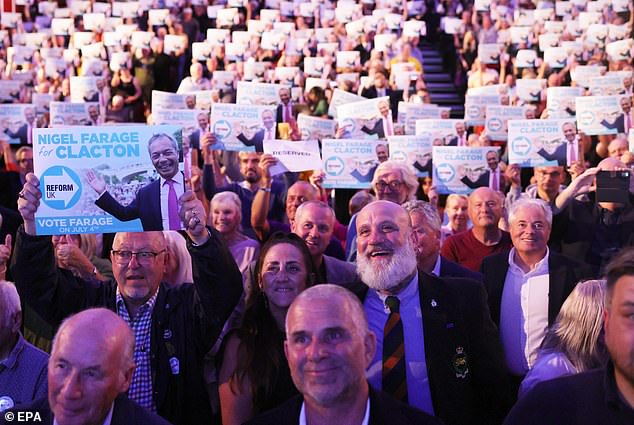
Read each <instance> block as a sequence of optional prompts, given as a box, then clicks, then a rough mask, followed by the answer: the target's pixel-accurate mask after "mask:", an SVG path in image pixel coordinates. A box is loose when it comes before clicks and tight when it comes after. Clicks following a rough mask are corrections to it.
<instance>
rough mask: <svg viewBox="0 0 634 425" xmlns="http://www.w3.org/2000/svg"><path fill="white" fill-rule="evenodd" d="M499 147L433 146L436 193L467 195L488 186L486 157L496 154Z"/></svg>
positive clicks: (488, 174)
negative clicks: (492, 153)
mask: <svg viewBox="0 0 634 425" xmlns="http://www.w3.org/2000/svg"><path fill="white" fill-rule="evenodd" d="M499 149H500V148H499V147H492V146H486V147H466V146H465V147H463V146H460V147H458V146H434V147H433V148H432V163H433V170H434V176H433V179H434V184H435V186H436V189H437V190H438V193H439V194H444V195H446V194H451V193H458V194H468V193H471V191H473V190H474V189H477V188H478V187H485V186H489V176H490V172H489V171H488V170H489V168H488V166H487V160H486V157H487V154H488V153H489V152H495V154H496V155H499Z"/></svg>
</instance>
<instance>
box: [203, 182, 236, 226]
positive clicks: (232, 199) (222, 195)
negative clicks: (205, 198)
mask: <svg viewBox="0 0 634 425" xmlns="http://www.w3.org/2000/svg"><path fill="white" fill-rule="evenodd" d="M215 202H217V203H220V202H227V203H229V204H231V203H233V204H234V206H235V207H236V213H237V216H238V222H239V223H242V201H241V200H240V197H239V196H238V195H236V194H235V193H233V192H231V191H228V190H227V191H224V192H218V193H216V194H215V195H214V197H213V198H211V202H210V203H209V205H210V206H211V207H212V208H213V205H214V203H215Z"/></svg>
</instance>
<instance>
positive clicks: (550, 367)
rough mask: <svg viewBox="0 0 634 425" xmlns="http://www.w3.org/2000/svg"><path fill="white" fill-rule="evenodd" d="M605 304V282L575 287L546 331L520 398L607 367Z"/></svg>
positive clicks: (591, 282)
mask: <svg viewBox="0 0 634 425" xmlns="http://www.w3.org/2000/svg"><path fill="white" fill-rule="evenodd" d="M604 303H605V281H604V280H586V281H585V282H581V283H578V284H577V286H575V289H573V290H572V292H571V293H570V295H569V296H568V298H566V301H564V303H563V304H562V306H561V310H560V311H559V314H558V315H557V319H555V323H553V325H552V326H551V327H550V328H548V331H546V336H545V337H544V341H543V342H542V346H541V347H540V349H539V352H538V353H537V360H536V361H535V365H534V366H533V368H532V369H531V370H530V371H529V372H528V374H526V378H524V380H523V381H522V385H521V386H520V392H519V396H520V397H521V396H522V395H524V394H526V393H527V392H528V391H529V390H530V389H531V388H533V387H535V385H537V384H539V383H540V382H543V381H549V380H551V379H555V378H559V377H561V376H567V375H574V374H575V373H581V372H585V371H587V370H591V369H596V368H598V367H602V366H605V363H606V361H607V359H608V352H607V349H606V347H605V342H604V340H603V309H604Z"/></svg>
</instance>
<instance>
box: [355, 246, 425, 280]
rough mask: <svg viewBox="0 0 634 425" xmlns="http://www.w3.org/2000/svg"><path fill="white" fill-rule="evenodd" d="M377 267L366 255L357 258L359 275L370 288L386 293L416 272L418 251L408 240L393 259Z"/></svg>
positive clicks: (395, 252)
mask: <svg viewBox="0 0 634 425" xmlns="http://www.w3.org/2000/svg"><path fill="white" fill-rule="evenodd" d="M374 267H375V265H374V264H372V262H371V261H370V260H369V259H368V257H367V256H365V255H358V256H357V273H358V274H359V277H360V278H361V280H362V281H363V283H365V284H366V285H368V286H369V287H370V288H372V289H375V290H377V291H385V290H388V289H390V288H393V287H395V286H396V285H398V284H399V283H401V282H402V281H403V280H404V279H405V278H406V277H408V276H410V275H411V274H412V273H413V272H414V271H415V270H416V251H415V250H414V246H413V245H412V243H411V241H410V240H409V239H408V240H407V241H406V242H405V244H404V245H403V246H401V247H400V248H398V249H396V250H395V251H394V255H392V258H391V259H390V260H389V261H388V262H386V263H385V264H380V265H379V266H378V267H377V269H376V270H375V268H374Z"/></svg>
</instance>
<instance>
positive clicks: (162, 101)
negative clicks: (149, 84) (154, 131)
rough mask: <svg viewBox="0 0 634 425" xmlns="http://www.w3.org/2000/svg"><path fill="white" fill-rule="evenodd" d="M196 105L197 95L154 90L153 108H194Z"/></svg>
mask: <svg viewBox="0 0 634 425" xmlns="http://www.w3.org/2000/svg"><path fill="white" fill-rule="evenodd" d="M195 107H196V95H195V94H193V93H187V94H177V93H170V92H165V91H159V90H152V110H153V111H155V110H157V109H159V108H160V109H193V108H195Z"/></svg>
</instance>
